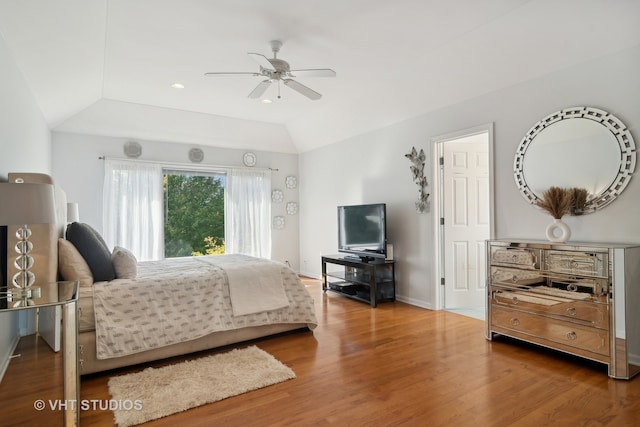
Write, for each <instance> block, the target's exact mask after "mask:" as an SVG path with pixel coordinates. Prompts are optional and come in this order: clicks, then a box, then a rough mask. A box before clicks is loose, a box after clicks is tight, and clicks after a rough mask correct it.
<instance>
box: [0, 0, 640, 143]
mask: <svg viewBox="0 0 640 427" xmlns="http://www.w3.org/2000/svg"><path fill="white" fill-rule="evenodd" d="M639 18H640V1H637V0H450V1H438V0H397V1H389V0H321V1H320V0H306V1H303V0H270V1H264V0H242V1H238V0H135V1H132V0H0V35H1V36H2V38H3V39H4V41H5V43H6V44H7V46H8V47H9V49H10V51H11V53H12V55H13V58H14V60H15V62H16V63H17V64H18V66H19V68H20V69H21V70H22V72H23V74H24V76H25V78H26V80H27V82H28V84H29V86H30V88H31V89H32V92H33V94H34V96H35V98H36V101H37V102H38V104H39V106H40V108H41V109H42V112H43V115H44V117H45V119H46V121H47V122H48V124H49V126H50V127H51V129H53V130H60V131H67V132H81V133H90V134H98V135H112V136H124V137H130V138H141V139H147V140H161V141H175V142H185V143H196V144H203V145H214V146H221V147H237V148H252V149H262V150H270V151H278V152H293V153H295V152H304V151H307V150H311V149H314V148H317V147H321V146H323V145H326V144H330V143H333V142H336V141H340V140H343V139H345V138H349V137H351V136H354V135H358V134H362V133H364V132H367V131H370V130H374V129H377V128H380V127H383V126H387V125H389V124H392V123H395V122H398V121H401V120H404V119H407V118H410V117H415V116H417V115H419V114H422V113H425V112H428V111H432V110H435V109H438V108H442V107H444V106H447V105H452V104H455V103H458V102H461V101H464V100H467V99H470V98H473V97H477V96H479V95H482V94H485V93H488V92H491V91H494V90H498V89H501V88H504V87H508V86H511V85H514V84H517V83H520V82H523V81H527V80H530V79H534V78H536V77H539V76H542V75H545V74H548V73H550V72H554V71H557V70H560V69H563V68H566V67H570V66H573V65H576V64H579V63H582V62H585V61H588V60H590V59H593V58H596V57H599V56H602V55H606V54H608V53H612V52H615V51H619V50H623V49H626V48H629V47H632V46H635V45H638V44H639V43H640V25H638V22H639ZM271 40H280V41H282V43H283V46H282V48H281V50H280V52H279V53H278V58H280V59H284V60H286V61H288V62H289V63H290V65H291V68H292V69H300V68H303V69H304V68H331V69H333V70H335V72H336V73H337V75H336V77H335V78H322V77H308V78H303V77H299V78H296V80H298V81H299V82H300V83H302V84H304V85H306V86H308V87H310V88H312V89H313V90H315V91H317V92H319V93H321V94H322V95H323V96H322V98H321V99H319V100H317V101H312V100H309V99H307V98H306V97H304V96H302V95H300V94H299V93H298V92H296V91H294V90H292V89H291V88H289V87H286V86H284V85H278V84H272V85H271V87H270V88H269V89H268V90H267V92H266V93H265V95H264V97H267V98H270V99H271V100H272V101H273V102H272V103H270V104H266V103H263V102H261V100H260V99H250V98H248V94H249V93H250V92H251V91H252V90H253V89H254V87H256V85H257V84H258V83H260V81H262V80H264V79H263V78H262V77H255V76H251V75H239V76H225V77H222V76H216V77H211V76H205V73H206V72H210V71H246V72H254V71H255V72H257V71H258V70H259V66H258V63H257V62H256V61H255V60H254V59H252V57H250V56H249V55H247V53H249V52H255V53H260V54H263V55H265V56H267V57H269V58H271V57H272V53H271V48H270V45H269V42H270V41H271ZM173 83H181V84H182V85H184V88H183V89H175V88H172V87H171V85H172V84H173ZM278 90H279V92H278ZM278 93H279V94H280V96H281V98H278V97H277V95H278Z"/></svg>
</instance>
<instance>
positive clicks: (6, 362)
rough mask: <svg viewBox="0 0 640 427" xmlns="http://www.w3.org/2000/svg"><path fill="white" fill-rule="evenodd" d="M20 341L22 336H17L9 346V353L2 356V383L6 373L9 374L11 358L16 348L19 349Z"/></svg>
mask: <svg viewBox="0 0 640 427" xmlns="http://www.w3.org/2000/svg"><path fill="white" fill-rule="evenodd" d="M19 341H20V336H19V335H18V336H16V337H14V339H13V342H12V343H11V345H9V348H8V351H7V352H6V354H3V355H2V361H1V363H0V382H2V378H4V374H5V372H7V368H8V367H9V363H10V362H11V356H13V353H14V352H15V351H16V347H18V342H19Z"/></svg>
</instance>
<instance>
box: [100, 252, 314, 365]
mask: <svg viewBox="0 0 640 427" xmlns="http://www.w3.org/2000/svg"><path fill="white" fill-rule="evenodd" d="M227 257H228V258H229V260H228V264H233V263H237V261H238V260H239V257H238V256H235V255H217V256H211V257H194V258H171V259H165V260H162V261H147V262H141V263H139V264H138V277H137V278H136V279H133V280H114V281H112V282H98V283H95V284H94V285H93V289H94V291H93V300H94V311H95V319H96V354H97V358H98V359H107V358H111V357H119V356H125V355H128V354H133V353H137V352H141V351H145V350H150V349H154V348H159V347H163V346H167V345H171V344H175V343H179V342H184V341H189V340H192V339H196V338H200V337H202V336H205V335H207V334H210V333H212V332H216V331H222V330H231V329H239V328H243V327H249V326H260V325H267V324H277V323H302V324H307V326H309V327H310V328H311V329H313V328H315V327H316V325H317V320H316V317H315V310H314V305H313V300H312V298H311V296H310V295H309V292H308V291H307V290H306V288H305V287H304V285H302V283H301V281H300V279H299V278H298V276H297V275H296V273H295V272H294V271H293V270H291V269H290V268H288V267H287V266H285V265H284V264H279V263H272V262H270V263H272V264H275V265H276V266H278V267H279V269H280V270H279V272H280V275H281V279H282V281H281V283H282V285H281V286H283V289H284V294H285V296H286V298H287V301H288V304H287V305H286V306H284V307H283V308H279V309H276V310H271V311H262V312H259V313H252V314H246V315H242V316H235V315H234V314H233V309H232V306H231V297H230V292H229V286H228V283H227V277H226V276H227V274H226V273H225V271H224V270H223V269H222V268H221V267H220V266H218V265H216V263H220V264H223V263H225V260H224V258H227ZM211 258H216V259H217V258H219V259H217V260H215V259H211ZM246 261H247V262H248V264H249V265H252V266H256V265H259V264H263V263H264V261H263V260H259V259H257V258H252V257H246Z"/></svg>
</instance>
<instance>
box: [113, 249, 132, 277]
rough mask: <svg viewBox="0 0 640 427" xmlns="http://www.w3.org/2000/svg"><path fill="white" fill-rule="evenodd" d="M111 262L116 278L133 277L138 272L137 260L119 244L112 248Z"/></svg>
mask: <svg viewBox="0 0 640 427" xmlns="http://www.w3.org/2000/svg"><path fill="white" fill-rule="evenodd" d="M111 262H112V263H113V268H114V269H115V270H116V278H117V279H135V278H136V275H137V274H138V260H137V259H136V256H135V255H134V254H133V252H131V251H130V250H129V249H126V248H123V247H121V246H116V247H114V248H113V253H112V254H111Z"/></svg>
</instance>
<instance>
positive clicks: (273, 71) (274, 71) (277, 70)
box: [205, 40, 336, 101]
mask: <svg viewBox="0 0 640 427" xmlns="http://www.w3.org/2000/svg"><path fill="white" fill-rule="evenodd" d="M280 47H282V42H281V41H280V40H273V41H271V50H272V51H273V58H267V57H266V56H264V55H261V54H259V53H249V56H250V57H252V58H253V59H254V60H255V61H256V62H257V63H258V65H259V66H260V71H259V72H250V71H248V72H244V71H237V72H224V71H222V72H211V73H205V75H206V76H237V75H248V76H256V77H266V79H265V80H263V81H261V82H260V83H258V86H256V88H255V89H253V90H252V91H251V93H250V94H249V98H260V97H261V96H262V95H263V94H264V93H265V91H266V90H267V89H268V88H269V86H271V84H272V83H274V82H277V83H278V98H280V82H282V83H284V85H285V86H287V87H290V88H291V89H293V90H295V91H296V92H299V93H300V94H302V95H304V96H306V97H307V98H309V99H311V100H313V101H316V100H318V99H320V98H321V97H322V95H321V94H319V93H318V92H316V91H315V90H313V89H311V88H309V87H307V86H305V85H303V84H302V83H300V82H297V81H296V80H293V79H291V77H335V76H336V72H335V71H333V70H332V69H330V68H315V69H303V70H292V69H290V68H289V63H288V62H287V61H284V60H282V59H278V57H277V56H278V52H279V51H280Z"/></svg>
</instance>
